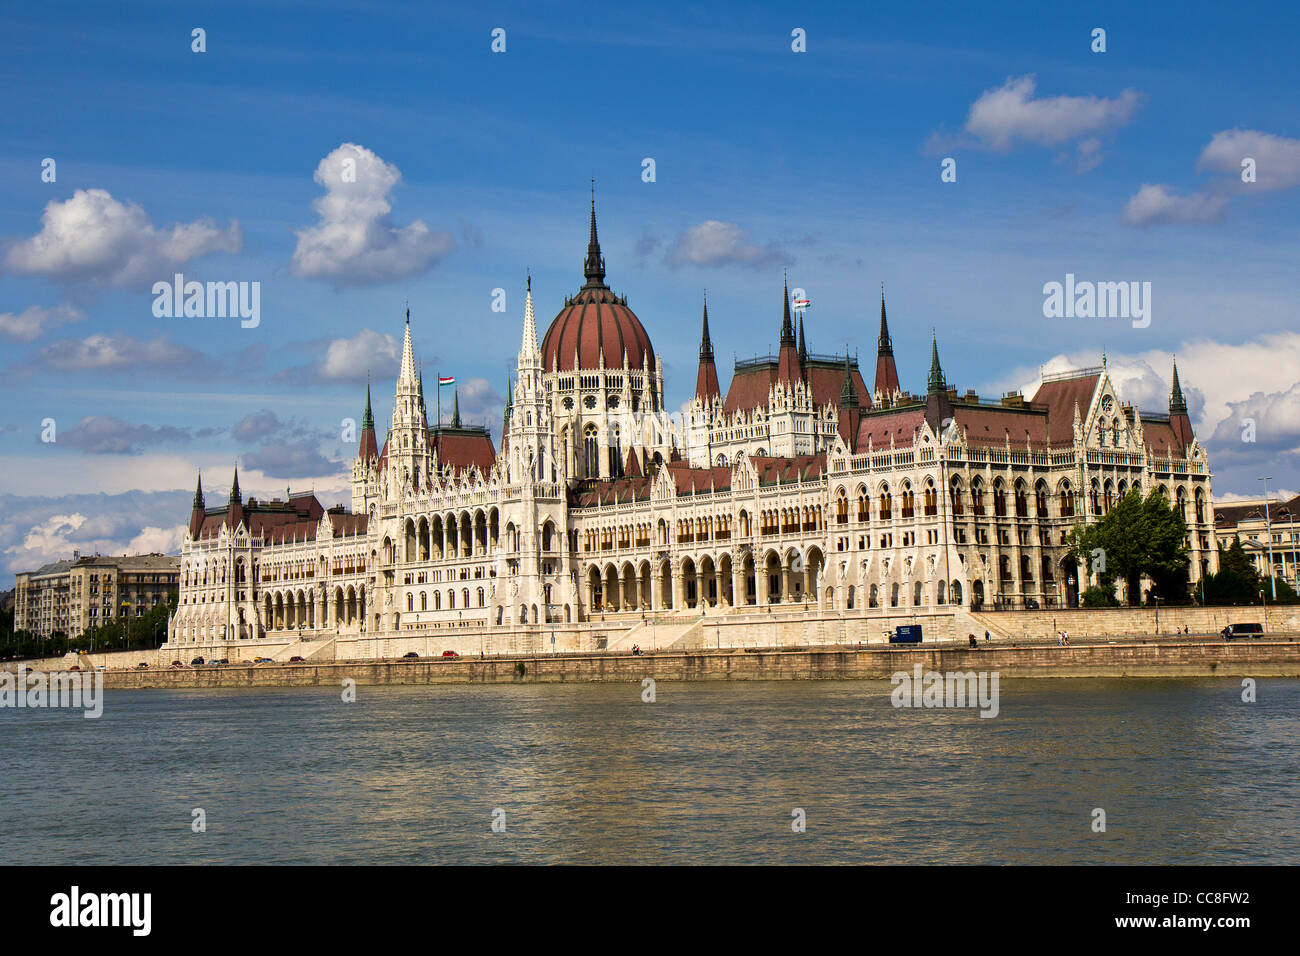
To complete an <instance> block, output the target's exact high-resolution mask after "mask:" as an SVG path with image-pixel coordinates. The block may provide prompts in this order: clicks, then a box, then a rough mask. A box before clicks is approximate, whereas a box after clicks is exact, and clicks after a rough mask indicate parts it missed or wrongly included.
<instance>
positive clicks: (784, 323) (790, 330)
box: [781, 277, 794, 348]
mask: <svg viewBox="0 0 1300 956" xmlns="http://www.w3.org/2000/svg"><path fill="white" fill-rule="evenodd" d="M781 294H782V303H783V305H782V311H781V347H782V348H785V347H786V346H787V345H789V346H793V345H794V326H793V325H791V324H790V281H789V279H788V278H786V277H782V279H781Z"/></svg>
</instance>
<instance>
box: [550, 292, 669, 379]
mask: <svg viewBox="0 0 1300 956" xmlns="http://www.w3.org/2000/svg"><path fill="white" fill-rule="evenodd" d="M624 352H627V364H628V367H629V368H636V369H639V368H641V365H642V363H643V362H644V364H645V365H646V366H647V367H648V368H651V369H653V368H654V367H655V350H654V346H653V345H651V344H650V336H649V335H647V334H646V330H645V327H644V326H642V325H641V320H640V319H638V318H637V317H636V313H634V312H633V311H632V310H631V309H629V308H628V307H627V305H626V303H625V302H624V301H623V300H622V299H620V298H618V297H617V296H616V295H614V293H613V292H611V291H609V289H607V288H604V287H603V286H594V287H593V286H584V287H583V289H582V291H581V292H579V293H578V294H577V295H576V296H574V297H573V298H572V299H570V300H569V301H568V303H567V304H566V305H565V306H564V308H563V309H561V310H560V314H559V315H557V316H556V317H555V321H554V322H552V323H551V327H550V328H549V329H547V330H546V337H545V338H543V339H542V363H543V367H544V368H545V369H546V371H548V372H557V371H558V372H569V371H572V370H573V368H574V364H573V357H574V355H575V354H576V355H577V357H578V366H577V367H578V368H580V369H595V368H599V367H600V363H601V358H602V357H603V358H604V360H605V367H606V368H611V369H612V368H622V367H623V353H624Z"/></svg>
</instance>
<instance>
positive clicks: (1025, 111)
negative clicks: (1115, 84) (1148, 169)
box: [965, 73, 1142, 152]
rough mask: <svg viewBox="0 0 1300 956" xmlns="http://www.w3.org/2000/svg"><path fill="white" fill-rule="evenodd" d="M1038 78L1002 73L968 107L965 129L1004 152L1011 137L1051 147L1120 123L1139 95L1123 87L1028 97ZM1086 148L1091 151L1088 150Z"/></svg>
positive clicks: (1133, 108) (1130, 114)
mask: <svg viewBox="0 0 1300 956" xmlns="http://www.w3.org/2000/svg"><path fill="white" fill-rule="evenodd" d="M1037 84H1038V80H1037V77H1035V76H1034V75H1033V74H1032V73H1031V74H1028V75H1026V76H1019V77H1008V78H1007V81H1006V82H1005V83H1004V84H1002V86H999V87H997V88H995V89H991V90H985V91H984V92H983V93H981V94H980V97H979V99H977V100H976V101H975V102H974V103H973V104H972V105H971V108H970V114H969V115H968V116H967V117H966V126H965V131H966V133H968V134H969V135H971V136H973V137H975V138H976V140H978V142H979V143H980V144H981V145H983V146H985V147H987V148H989V149H995V150H999V151H1003V152H1005V151H1006V150H1009V149H1011V147H1012V146H1013V145H1015V143H1016V141H1017V140H1022V141H1024V142H1027V143H1033V144H1035V145H1038V146H1055V145H1057V144H1059V143H1064V142H1066V141H1068V140H1072V139H1078V138H1079V137H1083V136H1092V135H1095V134H1098V133H1102V132H1105V131H1108V130H1111V129H1115V128H1118V127H1120V126H1123V125H1125V124H1126V123H1128V122H1129V120H1131V119H1132V118H1133V114H1134V113H1135V112H1136V111H1137V108H1138V105H1139V103H1140V102H1141V99H1142V96H1141V94H1140V93H1138V92H1137V91H1136V90H1125V91H1124V92H1122V93H1121V94H1120V95H1119V96H1118V97H1115V98H1113V99H1111V98H1108V97H1104V96H1045V97H1040V98H1038V99H1035V98H1034V90H1035V88H1036V87H1037ZM1086 152H1095V148H1094V149H1093V150H1089V151H1086Z"/></svg>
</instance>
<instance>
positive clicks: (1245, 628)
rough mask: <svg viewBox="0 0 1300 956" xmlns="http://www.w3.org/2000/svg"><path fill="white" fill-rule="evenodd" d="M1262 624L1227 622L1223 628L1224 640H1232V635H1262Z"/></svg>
mask: <svg viewBox="0 0 1300 956" xmlns="http://www.w3.org/2000/svg"><path fill="white" fill-rule="evenodd" d="M1263 636H1264V625H1263V624H1229V625H1228V626H1227V627H1225V628H1224V629H1223V637H1224V640H1228V641H1230V640H1232V639H1233V638H1234V637H1263Z"/></svg>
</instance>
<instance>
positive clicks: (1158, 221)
mask: <svg viewBox="0 0 1300 956" xmlns="http://www.w3.org/2000/svg"><path fill="white" fill-rule="evenodd" d="M1227 204H1228V198H1227V197H1226V196H1216V195H1211V194H1209V193H1194V194H1193V195H1191V196H1179V195H1178V194H1177V193H1175V192H1174V191H1173V190H1172V189H1170V187H1168V186H1166V185H1164V184H1163V183H1161V184H1156V185H1152V184H1150V183H1145V184H1143V186H1142V188H1141V189H1139V190H1138V191H1137V193H1136V194H1135V195H1134V196H1133V198H1131V199H1130V200H1129V201H1128V205H1127V206H1125V207H1124V221H1125V222H1126V223H1128V224H1129V225H1130V226H1154V225H1164V224H1167V223H1189V222H1216V221H1218V220H1219V219H1222V218H1223V213H1224V210H1225V208H1226V207H1227Z"/></svg>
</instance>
